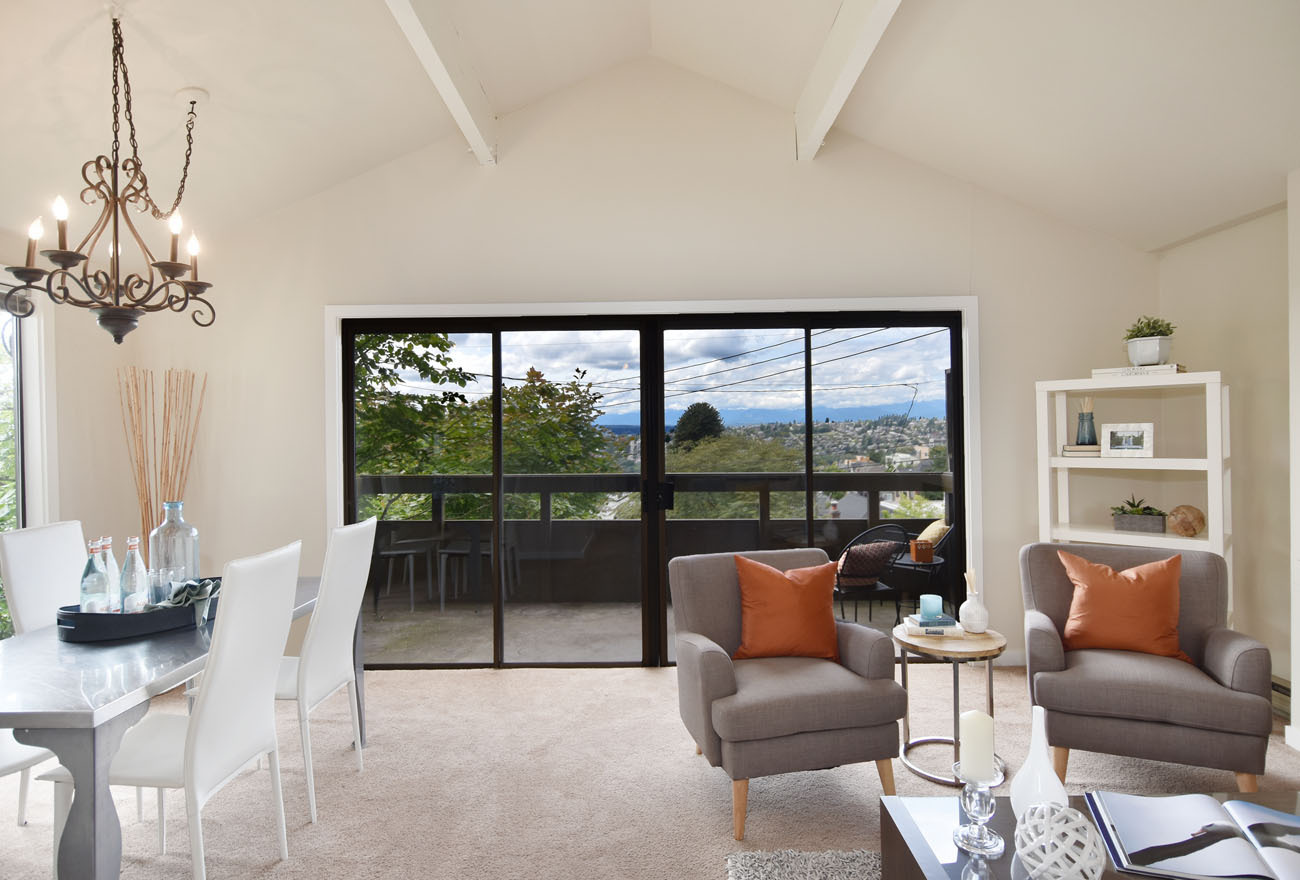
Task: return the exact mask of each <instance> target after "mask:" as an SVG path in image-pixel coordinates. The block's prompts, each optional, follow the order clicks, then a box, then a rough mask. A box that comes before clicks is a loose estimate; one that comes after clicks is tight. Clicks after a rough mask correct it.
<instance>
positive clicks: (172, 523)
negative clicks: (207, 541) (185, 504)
mask: <svg viewBox="0 0 1300 880" xmlns="http://www.w3.org/2000/svg"><path fill="white" fill-rule="evenodd" d="M181 506H182V502H180V501H164V502H163V521H162V522H161V523H159V524H158V527H157V528H156V529H154V530H153V531H152V532H150V533H149V566H150V568H152V569H154V570H155V571H156V572H158V573H159V579H160V580H161V581H162V583H163V584H168V583H171V582H173V581H185V580H190V579H192V578H197V577H198V576H199V530H198V529H196V528H194V527H193V526H192V525H190V524H189V523H187V522H186V521H185V518H184V517H183V516H182V515H181Z"/></svg>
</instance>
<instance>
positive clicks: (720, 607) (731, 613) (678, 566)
mask: <svg viewBox="0 0 1300 880" xmlns="http://www.w3.org/2000/svg"><path fill="white" fill-rule="evenodd" d="M737 555H740V556H744V557H746V558H747V559H753V560H754V561H755V562H761V563H763V564H764V565H770V566H772V567H773V568H776V569H780V570H781V571H789V570H790V569H792V568H808V567H810V566H813V565H825V564H826V562H827V561H828V559H827V556H826V551H825V550H822V549H820V548H818V547H812V548H807V549H803V548H800V549H794V550H746V551H743V552H741V553H739V554H736V553H701V554H698V555H695V556H678V557H676V558H675V559H670V560H669V561H668V589H669V591H670V592H671V594H672V600H673V624H674V625H675V626H676V628H677V632H694V633H699V634H700V635H702V636H705V637H707V638H709V639H712V640H713V641H714V642H717V643H718V644H719V645H721V646H722V649H723V650H724V651H726V652H727V653H728V654H734V653H736V649H737V648H739V647H740V578H739V577H738V576H737V575H736V560H735V557H736V556H737Z"/></svg>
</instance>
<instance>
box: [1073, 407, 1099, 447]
mask: <svg viewBox="0 0 1300 880" xmlns="http://www.w3.org/2000/svg"><path fill="white" fill-rule="evenodd" d="M1074 442H1075V444H1076V445H1078V446H1096V445H1097V426H1096V425H1094V424H1093V423H1092V398H1091V397H1085V398H1084V399H1083V406H1082V407H1081V408H1080V409H1079V430H1078V431H1076V432H1075V436H1074Z"/></svg>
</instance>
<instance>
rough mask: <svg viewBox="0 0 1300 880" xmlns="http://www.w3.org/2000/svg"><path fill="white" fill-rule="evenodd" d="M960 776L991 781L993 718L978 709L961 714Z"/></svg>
mask: <svg viewBox="0 0 1300 880" xmlns="http://www.w3.org/2000/svg"><path fill="white" fill-rule="evenodd" d="M960 727H961V747H960V755H961V775H962V778H963V779H967V780H974V781H984V782H987V781H989V780H991V779H993V717H992V716H991V715H987V714H985V713H984V712H981V711H979V710H978V709H968V710H967V711H965V712H963V713H961V722H960Z"/></svg>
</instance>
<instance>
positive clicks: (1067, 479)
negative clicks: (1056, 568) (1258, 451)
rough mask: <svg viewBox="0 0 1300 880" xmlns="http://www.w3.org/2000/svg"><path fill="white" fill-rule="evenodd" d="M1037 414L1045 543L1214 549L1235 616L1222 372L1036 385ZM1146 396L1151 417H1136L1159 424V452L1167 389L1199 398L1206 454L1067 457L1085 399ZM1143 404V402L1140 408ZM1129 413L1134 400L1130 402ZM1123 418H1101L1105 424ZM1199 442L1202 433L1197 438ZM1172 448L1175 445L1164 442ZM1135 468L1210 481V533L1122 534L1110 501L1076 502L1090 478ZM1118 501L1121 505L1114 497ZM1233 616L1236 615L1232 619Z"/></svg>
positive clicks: (1160, 476)
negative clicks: (1224, 563)
mask: <svg viewBox="0 0 1300 880" xmlns="http://www.w3.org/2000/svg"><path fill="white" fill-rule="evenodd" d="M1035 393H1036V397H1037V416H1038V425H1037V429H1038V447H1037V448H1038V539H1039V540H1040V541H1075V542H1084V543H1096V544H1120V545H1126V546H1134V547H1158V548H1162V549H1166V550H1171V551H1175V552H1176V551H1178V550H1209V551H1211V552H1214V553H1218V554H1219V555H1221V556H1223V557H1224V558H1225V559H1227V561H1228V573H1229V593H1228V596H1229V599H1228V609H1229V615H1231V611H1232V592H1231V576H1232V574H1231V573H1232V555H1231V554H1232V510H1231V504H1230V503H1229V501H1230V499H1231V497H1232V493H1231V455H1230V450H1229V443H1228V386H1227V385H1226V384H1225V383H1224V382H1223V377H1222V375H1221V374H1220V373H1219V372H1217V371H1213V372H1198V373H1167V374H1162V375H1154V376H1151V375H1148V376H1110V377H1106V378H1098V379H1060V380H1051V381H1043V382H1037V383H1035ZM1135 393H1139V394H1140V395H1141V399H1142V400H1143V401H1145V402H1146V405H1149V406H1150V407H1151V411H1150V412H1149V414H1148V415H1146V416H1143V417H1141V418H1134V419H1131V420H1130V421H1145V422H1154V423H1156V439H1155V442H1156V451H1160V449H1161V448H1162V442H1161V431H1162V429H1163V430H1170V426H1169V425H1168V424H1165V425H1162V424H1161V421H1162V413H1161V411H1160V406H1161V400H1162V397H1163V396H1164V395H1166V394H1177V395H1180V396H1183V397H1185V396H1187V395H1189V394H1194V395H1199V396H1201V397H1202V398H1203V402H1204V408H1205V436H1204V438H1203V440H1204V451H1205V454H1204V457H1200V456H1196V457H1154V458H1076V457H1066V456H1063V455H1061V454H1060V453H1061V447H1062V446H1063V445H1065V444H1068V443H1073V442H1074V440H1075V430H1076V425H1077V413H1078V407H1077V405H1075V406H1071V401H1078V400H1080V399H1081V398H1082V397H1084V396H1090V397H1092V398H1093V400H1094V404H1095V407H1096V409H1097V410H1098V411H1104V410H1105V409H1106V402H1107V400H1108V399H1112V400H1113V399H1115V398H1117V397H1118V398H1125V397H1126V396H1128V397H1132V396H1133V395H1134V394H1135ZM1142 405H1144V404H1142V403H1139V404H1137V406H1138V407H1139V408H1140V407H1141V406H1142ZM1128 406H1129V408H1130V410H1131V409H1132V408H1133V406H1134V403H1133V402H1132V400H1130V401H1129V403H1128ZM1109 421H1120V420H1118V419H1098V420H1097V432H1098V434H1099V435H1100V433H1101V424H1102V423H1103V422H1109ZM1196 439H1197V440H1198V441H1199V440H1201V439H1202V438H1200V437H1197V438H1196ZM1164 445H1168V444H1164ZM1122 472H1129V473H1131V474H1132V476H1133V477H1134V478H1135V479H1138V478H1140V479H1142V480H1145V481H1148V484H1150V482H1151V481H1155V482H1157V483H1159V482H1160V481H1163V480H1172V479H1178V480H1181V481H1183V482H1182V483H1181V484H1180V485H1182V486H1184V487H1185V486H1187V485H1189V484H1188V482H1187V481H1189V480H1190V481H1193V482H1194V484H1195V486H1196V487H1198V488H1199V487H1200V486H1203V487H1204V492H1205V497H1206V499H1207V504H1206V506H1205V521H1206V526H1205V531H1203V532H1201V534H1200V535H1198V536H1196V537H1194V538H1184V537H1181V536H1179V535H1175V534H1172V533H1164V534H1156V533H1150V532H1129V531H1116V530H1115V529H1114V528H1113V527H1112V525H1111V521H1110V510H1109V507H1108V506H1104V505H1100V504H1098V505H1096V509H1095V510H1094V509H1092V508H1091V507H1088V508H1086V509H1082V506H1081V505H1079V504H1077V503H1076V504H1074V505H1072V504H1071V499H1072V490H1074V492H1075V495H1078V494H1079V493H1080V492H1081V491H1082V490H1083V489H1085V488H1086V487H1087V485H1088V481H1095V480H1100V479H1107V478H1109V479H1113V478H1114V476H1116V475H1117V474H1118V473H1122ZM1111 503H1114V502H1111ZM1230 619H1231V618H1230Z"/></svg>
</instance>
